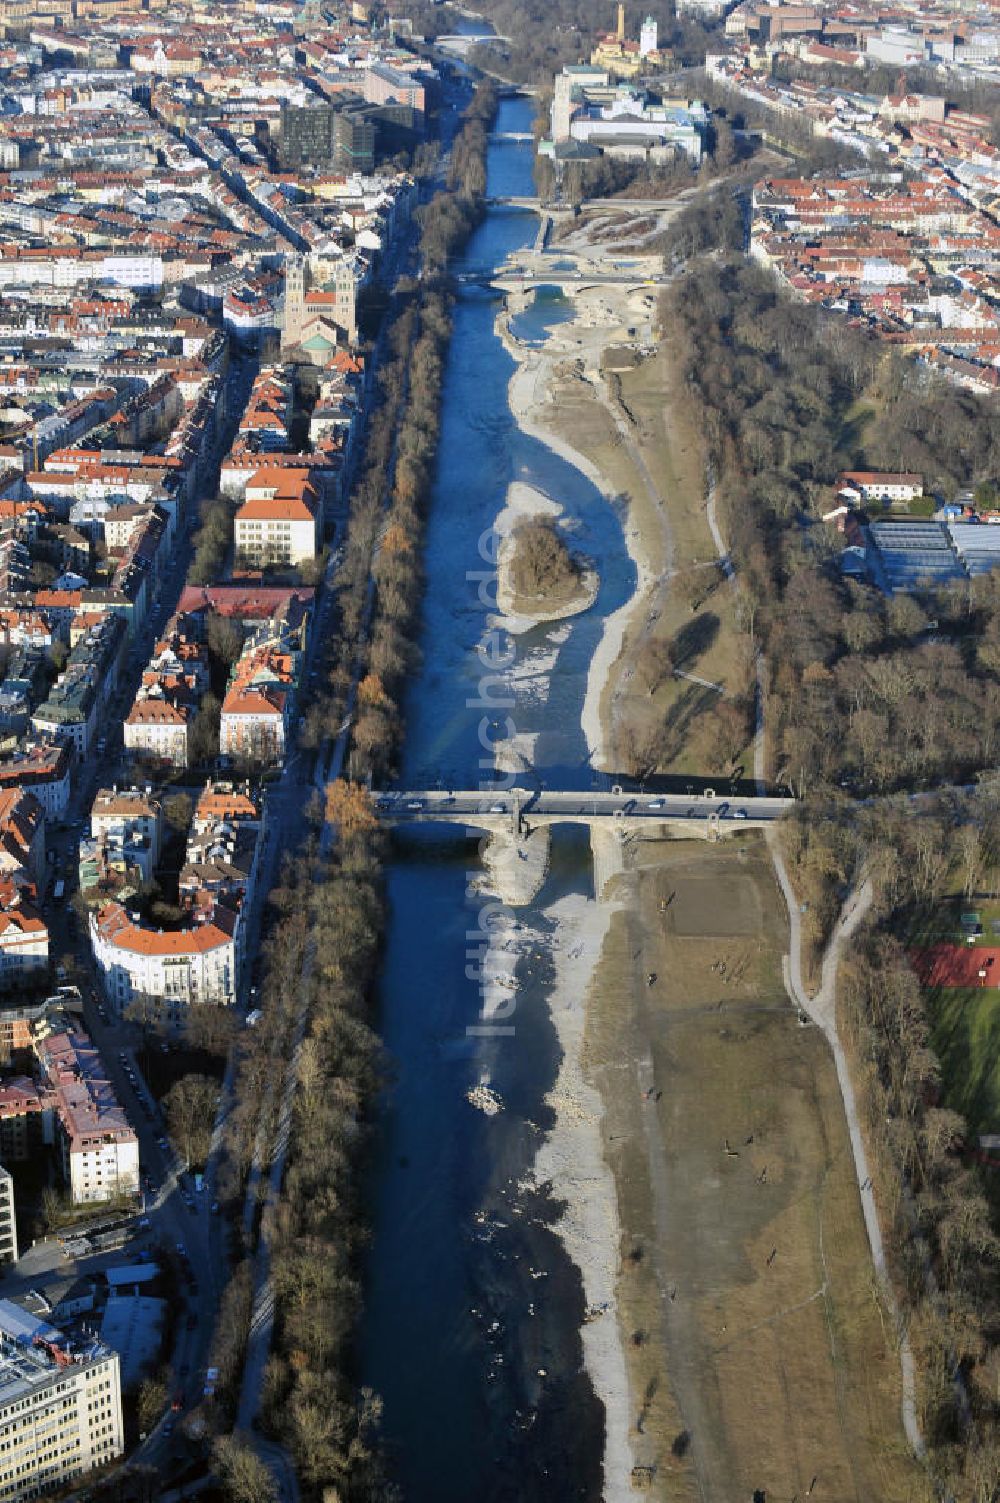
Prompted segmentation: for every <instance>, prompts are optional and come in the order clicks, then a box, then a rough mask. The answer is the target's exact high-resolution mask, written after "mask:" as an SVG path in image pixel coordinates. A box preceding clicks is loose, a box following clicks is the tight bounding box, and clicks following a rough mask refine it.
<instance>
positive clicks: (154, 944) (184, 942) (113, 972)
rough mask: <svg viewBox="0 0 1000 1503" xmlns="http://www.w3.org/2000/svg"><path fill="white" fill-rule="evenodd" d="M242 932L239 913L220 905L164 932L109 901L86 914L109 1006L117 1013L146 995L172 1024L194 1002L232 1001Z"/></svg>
mask: <svg viewBox="0 0 1000 1503" xmlns="http://www.w3.org/2000/svg"><path fill="white" fill-rule="evenodd" d="M240 937H241V936H240V934H239V926H238V915H237V914H235V913H233V912H232V911H231V910H230V909H228V908H225V907H223V906H222V905H221V904H218V905H215V906H214V908H213V910H212V912H211V916H210V917H209V918H206V919H205V920H204V922H201V923H195V924H194V925H192V926H191V927H190V928H188V929H175V930H168V931H162V932H159V931H157V930H155V929H146V928H143V926H142V925H141V924H139V923H136V922H134V921H133V920H132V919H131V918H130V917H129V915H128V914H127V913H126V911H125V909H124V908H123V907H122V906H121V904H120V903H107V904H105V905H104V907H103V908H99V909H98V910H97V912H96V913H94V914H92V915H91V918H90V938H91V944H92V947H93V952H94V959H95V961H96V962H97V965H98V968H99V969H100V972H101V976H102V979H103V983H104V991H105V994H106V995H107V998H108V1001H109V1002H110V1003H111V1005H112V1006H113V1007H114V1008H115V1010H116V1011H117V1012H118V1013H119V1015H120V1014H122V1013H123V1012H124V1011H125V1010H126V1008H127V1007H129V1006H130V1004H131V1003H133V1002H135V1001H136V1000H137V999H139V998H149V999H152V1000H155V1002H156V1004H157V1008H158V1011H159V1013H160V1016H161V1017H162V1019H163V1021H164V1022H166V1023H170V1024H173V1023H177V1022H180V1021H181V1020H182V1019H183V1017H184V1016H185V1014H186V1012H187V1009H188V1008H189V1007H191V1006H194V1005H197V1004H208V1005H210V1006H216V1007H231V1006H232V1005H233V1004H234V1003H235V1001H236V981H237V970H238V951H237V943H238V939H239V938H240Z"/></svg>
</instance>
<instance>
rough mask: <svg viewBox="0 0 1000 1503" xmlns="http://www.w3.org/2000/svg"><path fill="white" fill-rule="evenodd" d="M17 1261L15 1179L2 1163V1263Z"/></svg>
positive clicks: (0, 1228) (0, 1211)
mask: <svg viewBox="0 0 1000 1503" xmlns="http://www.w3.org/2000/svg"><path fill="white" fill-rule="evenodd" d="M16 1262H17V1218H16V1216H15V1214H14V1180H13V1178H12V1176H11V1173H10V1171H9V1170H8V1169H5V1168H4V1167H3V1165H2V1164H0V1263H16Z"/></svg>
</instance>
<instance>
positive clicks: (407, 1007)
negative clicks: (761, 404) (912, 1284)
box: [360, 99, 635, 1503]
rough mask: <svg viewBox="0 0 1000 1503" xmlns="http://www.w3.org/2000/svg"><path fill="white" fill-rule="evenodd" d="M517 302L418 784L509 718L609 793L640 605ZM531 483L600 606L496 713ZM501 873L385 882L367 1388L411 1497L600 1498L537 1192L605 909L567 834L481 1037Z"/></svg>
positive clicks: (515, 170)
mask: <svg viewBox="0 0 1000 1503" xmlns="http://www.w3.org/2000/svg"><path fill="white" fill-rule="evenodd" d="M532 111H533V106H532V103H531V101H530V100H526V99H514V100H504V101H503V103H502V104H501V107H500V111H499V116H498V120H497V130H498V131H525V130H527V131H530V128H531V118H532ZM531 162H532V149H531V146H530V144H527V143H515V142H509V141H502V142H501V141H494V142H493V143H491V146H490V150H489V156H488V163H487V181H488V192H489V193H490V195H492V196H503V195H512V196H524V195H530V194H531V193H532V192H533V186H532V180H531ZM536 230H537V219H536V216H535V215H534V214H530V213H524V212H515V211H511V210H508V209H504V208H494V209H492V210H490V211H489V213H488V214H487V217H486V219H485V220H484V222H483V223H482V225H481V226H480V228H479V229H478V230H477V232H476V233H475V235H474V236H473V237H472V239H471V241H470V243H469V245H468V247H467V250H466V253H465V256H464V267H463V268H461V269H465V270H482V271H484V272H486V271H488V270H490V269H491V268H494V267H496V266H497V265H499V263H500V262H501V261H502V260H503V258H504V256H505V255H506V254H507V252H508V251H509V250H511V249H513V248H519V247H522V246H524V245H528V244H530V243H531V242H532V241H533V240H534V237H535V233H536ZM497 306H498V305H497V302H496V298H495V295H493V294H490V293H489V292H488V291H487V290H486V289H485V288H483V289H479V288H477V287H476V286H474V285H473V286H468V285H467V286H466V290H465V291H464V292H463V294H462V296H461V297H460V298H459V300H458V302H457V303H456V306H455V312H454V328H453V335H452V340H451V344H450V349H449V354H448V359H447V366H446V373H445V383H444V405H443V413H442V431H441V443H440V452H439V462H438V467H437V474H436V480H435V485H434V492H433V500H432V505H431V510H430V515H429V522H428V529H427V539H426V557H425V564H426V574H427V585H426V599H425V605H424V612H423V617H422V623H421V631H420V646H421V650H422V655H423V666H422V668H421V670H420V671H419V673H418V674H417V675H415V678H414V681H413V683H412V685H411V688H410V691H409V693H408V695H407V700H406V707H405V708H406V724H407V735H406V747H405V752H404V757H403V767H402V775H401V782H402V784H403V786H410V787H413V786H420V785H425V786H426V785H427V784H428V783H431V784H433V783H436V782H438V780H441V781H443V782H444V783H446V784H448V785H451V786H456V787H470V788H471V787H477V786H480V785H481V784H482V783H483V780H484V778H485V779H487V780H488V777H489V774H488V773H487V772H484V771H483V770H482V769H481V766H480V761H481V759H482V758H483V755H484V754H483V749H482V746H481V744H480V733H481V724H482V723H486V724H487V725H488V726H489V730H488V732H487V735H488V736H489V737H490V738H493V737H495V736H496V735H497V734H499V731H500V726H501V724H502V723H504V722H505V721H506V717H507V716H508V715H509V717H510V720H511V722H512V723H513V727H516V732H517V736H518V744H519V745H520V746H523V747H525V748H526V749H527V751H528V754H529V755H530V760H531V763H532V771H531V772H530V773H528V774H525V775H522V776H521V777H520V778H519V781H532V780H533V779H535V778H540V779H544V780H545V781H547V782H548V783H549V785H550V786H555V785H557V784H560V783H563V784H566V785H568V786H580V785H581V783H582V784H583V786H589V785H590V782H591V780H592V777H593V774H592V773H591V771H590V768H589V764H588V751H587V746H586V742H585V738H584V735H583V731H582V728H581V722H580V717H581V710H582V705H583V697H584V692H585V688H586V677H587V671H588V668H589V665H590V662H591V659H592V657H593V654H594V651H595V648H596V646H597V643H598V641H599V640H600V635H601V631H602V626H603V622H604V620H605V618H606V617H607V616H608V615H609V614H610V613H611V612H613V611H614V610H615V609H617V607H618V606H620V605H621V604H622V602H623V601H624V600H626V599H627V598H628V597H629V595H630V594H631V592H632V590H633V589H634V583H635V580H634V573H633V570H632V566H631V564H630V563H629V560H628V557H627V553H626V550H625V547H624V542H623V537H622V527H621V519H620V517H619V516H618V515H617V513H616V511H615V509H613V508H612V507H610V506H609V505H608V503H607V502H606V501H605V500H604V498H603V497H602V496H601V495H600V493H599V492H598V491H597V490H596V488H595V487H594V486H592V485H591V484H590V483H589V482H588V481H587V480H586V479H585V478H584V477H583V476H582V475H581V474H580V472H579V471H577V470H576V469H574V468H573V467H571V466H570V465H568V464H567V463H566V462H565V461H564V460H562V459H560V458H558V457H557V456H556V455H555V454H554V453H553V452H552V451H551V450H550V449H548V448H547V447H545V446H544V445H543V444H541V443H540V442H538V441H537V440H534V439H529V438H527V437H525V436H524V435H523V434H522V433H521V432H520V431H519V430H518V429H517V427H516V425H515V424H514V421H513V419H512V417H511V413H510V409H509V406H508V400H507V387H508V383H509V381H510V377H511V375H512V373H513V370H514V365H513V362H512V360H511V358H510V357H509V355H508V354H507V353H506V352H505V350H504V349H503V346H502V345H501V343H500V340H499V339H498V338H497V336H496V334H495V332H494V318H495V315H496V311H497ZM563 312H564V305H563V304H562V303H561V300H560V299H559V298H557V297H554V296H552V295H550V294H545V293H542V294H541V295H540V296H539V297H538V299H537V301H536V304H535V306H534V308H532V309H529V310H528V312H526V313H525V314H523V315H522V316H521V318H520V320H519V324H518V332H519V334H520V335H521V336H522V337H528V338H532V337H533V338H543V337H544V333H545V329H546V327H548V326H549V325H550V324H551V323H552V322H553V321H554V320H556V319H558V318H560V317H561V316H563ZM513 480H521V481H526V482H528V483H529V484H531V485H532V486H534V487H536V488H537V489H539V490H541V491H543V492H545V493H546V494H547V495H549V496H552V497H553V498H554V499H556V500H558V501H559V502H560V504H561V505H563V507H564V508H565V511H566V514H567V516H568V517H569V518H570V520H571V524H572V527H573V532H574V541H575V542H576V543H578V544H579V546H580V547H581V548H582V549H583V551H584V552H585V553H587V554H588V555H589V556H590V557H591V558H593V559H594V560H595V561H596V562H597V564H598V566H599V568H600V572H601V588H600V592H599V595H598V598H597V601H596V602H595V605H594V606H593V607H592V608H591V609H590V610H589V611H588V612H586V613H585V614H583V615H581V616H580V617H578V618H576V619H575V620H573V621H572V622H563V623H558V624H555V625H549V626H545V627H539V628H536V629H535V630H533V631H531V632H528V633H527V634H525V635H522V636H520V637H518V638H516V639H515V640H514V647H515V648H516V659H515V662H514V664H513V665H512V666H511V667H510V668H509V669H507V670H506V671H505V673H504V675H503V678H504V681H505V683H506V685H507V687H508V691H509V697H510V700H511V705H510V707H509V708H501V709H499V710H492V709H488V710H485V711H484V709H483V708H482V707H481V705H480V704H479V703H477V701H479V700H480V699H481V697H482V694H481V691H482V688H483V685H482V679H483V675H484V667H483V662H482V659H481V657H480V655H478V654H477V648H478V647H479V646H480V644H482V643H483V640H484V636H485V634H486V632H487V628H488V610H487V608H486V606H484V604H483V603H482V600H481V598H480V593H479V591H480V583H481V580H480V578H477V577H476V576H483V575H485V576H487V584H486V585H485V586H484V588H485V589H486V594H487V598H489V589H488V576H489V573H490V564H489V562H488V561H485V560H487V559H488V558H489V543H490V539H491V536H492V534H491V529H492V525H493V523H494V521H495V519H496V517H497V516H498V514H499V513H500V511H501V510H502V509H503V507H504V502H505V496H506V492H507V487H508V485H509V484H510V483H511V481H513ZM484 555H485V558H484ZM480 875H481V864H480V860H479V855H478V849H477V842H476V840H475V839H474V838H472V837H470V838H469V839H464V838H462V836H461V834H460V832H455V831H450V832H449V831H445V830H441V831H438V832H433V831H426V830H423V831H419V832H412V833H409V834H408V835H407V836H406V838H405V839H402V838H400V839H398V840H397V841H396V843H395V845H394V848H393V853H392V858H391V860H390V861H389V863H388V866H387V890H388V900H389V909H390V920H389V925H388V931H387V936H386V946H385V954H384V963H383V968H382V975H381V983H380V999H379V1006H380V1014H379V1027H380V1030H381V1032H382V1035H383V1037H384V1040H385V1046H386V1051H387V1055H388V1058H389V1061H390V1065H389V1069H390V1083H389V1086H388V1088H387V1092H386V1102H385V1109H384V1112H383V1114H382V1118H381V1123H380V1133H379V1141H378V1148H377V1157H376V1163H375V1165H374V1168H373V1174H372V1205H371V1216H372V1223H373V1239H372V1246H371V1251H370V1254H369V1257H368V1260H367V1264H366V1271H365V1306H366V1314H365V1317H364V1321H363V1325H362V1332H361V1344H360V1355H361V1376H362V1378H363V1381H364V1382H366V1383H368V1384H370V1385H371V1386H372V1387H373V1388H374V1389H375V1390H377V1392H379V1393H380V1394H381V1395H382V1398H383V1400H384V1406H385V1407H384V1436H385V1442H386V1446H387V1450H388V1453H389V1456H390V1461H391V1466H392V1471H393V1474H394V1476H395V1477H396V1479H397V1480H398V1482H399V1484H400V1487H401V1489H402V1492H403V1496H404V1498H405V1499H406V1500H407V1503H431V1500H434V1503H467V1500H468V1499H470V1498H473V1497H474V1498H477V1499H479V1500H482V1503H490V1500H499V1499H501V1498H505V1499H510V1498H517V1499H518V1500H521V1503H533V1500H535V1499H537V1500H539V1503H541V1500H542V1499H545V1500H547V1503H561V1500H564V1499H565V1500H569V1499H597V1498H599V1497H600V1496H601V1455H602V1435H603V1407H602V1405H601V1403H600V1401H599V1400H598V1399H597V1397H596V1396H595V1394H594V1392H593V1388H592V1386H591V1384H590V1381H589V1379H588V1378H587V1376H586V1374H585V1373H584V1372H583V1370H582V1346H581V1338H580V1327H581V1323H582V1317H583V1314H584V1297H583V1291H582V1286H581V1281H580V1277H579V1275H578V1273H577V1271H576V1269H575V1268H574V1267H573V1265H572V1263H571V1262H570V1260H569V1258H568V1257H567V1255H566V1253H565V1251H564V1250H563V1248H562V1245H561V1244H560V1242H559V1241H558V1239H557V1237H556V1236H555V1234H554V1233H553V1231H552V1223H553V1221H554V1220H555V1214H556V1211H555V1208H554V1206H553V1205H552V1204H551V1203H550V1201H549V1198H548V1197H547V1196H546V1195H545V1194H543V1193H540V1192H537V1191H533V1190H531V1189H530V1188H528V1189H525V1188H522V1187H523V1185H524V1182H525V1179H526V1177H527V1176H528V1174H529V1171H530V1168H531V1165H532V1162H533V1160H534V1157H535V1154H536V1152H537V1150H538V1147H539V1144H540V1142H541V1140H542V1137H543V1135H544V1133H545V1132H546V1130H547V1128H548V1127H549V1126H550V1125H551V1113H550V1111H549V1109H548V1107H547V1106H546V1105H545V1097H546V1094H547V1092H548V1091H549V1090H550V1089H551V1087H552V1085H553V1082H554V1080H555V1077H556V1073H557V1070H558V1066H559V1058H560V1051H559V1045H558V1040H557V1038H556V1034H555V1031H554V1028H553V1025H552V1021H551V1017H550V1013H549V1007H548V996H549V989H550V987H551V985H552V982H553V962H552V960H551V958H550V954H549V950H548V947H547V944H546V941H547V940H548V938H549V937H550V936H551V933H552V930H553V928H554V920H553V918H552V916H551V907H552V904H553V903H554V902H556V901H557V900H559V899H560V898H561V897H563V896H565V895H567V894H580V893H587V892H589V890H590V887H591V884H592V876H591V863H590V851H589V844H588V841H587V837H586V835H585V834H581V833H580V832H578V831H573V830H570V829H567V830H565V831H557V832H556V833H555V836H554V838H553V845H552V860H551V867H550V871H549V875H548V877H547V878H546V881H545V885H544V887H543V889H542V891H541V892H540V893H539V895H538V898H537V900H536V901H535V902H534V903H533V904H532V905H530V906H529V907H527V908H524V909H519V910H518V911H517V923H518V925H519V928H518V929H517V930H516V931H515V933H514V934H513V935H511V936H509V937H508V939H507V940H506V941H505V942H506V943H508V944H509V945H510V948H511V971H512V972H513V971H514V968H515V966H516V979H517V989H516V992H511V994H510V1001H511V1002H512V1003H514V1002H515V1001H516V1010H515V1011H514V1013H513V1014H512V1017H511V1018H510V1019H509V1020H508V1022H507V1023H506V1025H505V1028H506V1031H504V1032H502V1033H499V1034H497V1036H489V1034H488V1031H487V1035H486V1036H484V1035H483V1034H482V1033H478V1034H477V1033H476V1032H474V1031H473V1032H469V1030H470V1029H472V1030H475V1029H476V1028H477V1026H478V1025H479V1024H480V1023H481V1018H480V1010H481V1005H482V999H481V995H480V987H479V983H478V980H477V978H476V975H475V966H474V965H473V967H472V969H471V971H470V972H467V956H466V949H467V938H466V937H467V933H469V932H470V931H471V932H474V933H478V932H479V930H478V924H479V922H480V915H481V914H483V912H484V904H486V903H487V902H488V897H487V896H485V895H483V894H481V893H477V892H472V891H470V883H474V882H475V880H476V878H477V877H478V876H480ZM484 1079H488V1081H489V1083H490V1084H491V1086H492V1087H493V1088H494V1089H495V1090H496V1091H497V1092H498V1093H499V1095H500V1096H501V1098H502V1100H503V1103H504V1109H503V1110H502V1111H501V1112H500V1113H499V1114H497V1115H494V1116H487V1115H485V1114H484V1113H483V1112H481V1111H478V1110H476V1109H475V1108H474V1107H473V1106H472V1105H470V1103H469V1102H468V1100H467V1099H466V1093H467V1091H468V1090H469V1088H470V1087H472V1086H475V1085H476V1084H477V1083H478V1082H479V1081H480V1080H484ZM556 1188H557V1189H558V1187H556Z"/></svg>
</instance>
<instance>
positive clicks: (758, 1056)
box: [586, 836, 925, 1503]
mask: <svg viewBox="0 0 1000 1503" xmlns="http://www.w3.org/2000/svg"><path fill="white" fill-rule="evenodd" d="M639 865H640V868H641V869H640V871H639V872H638V874H636V875H632V876H630V877H626V878H623V879H622V880H623V881H626V882H629V883H631V884H633V885H634V887H635V894H634V896H635V901H634V903H632V904H630V905H629V908H628V911H626V912H624V913H620V914H618V915H616V917H615V920H614V923H613V926H612V929H611V933H610V936H609V939H608V943H607V945H606V947H605V951H604V955H603V957H602V960H601V964H600V967H599V969H598V972H597V974H596V977H595V981H594V984H593V988H592V992H591V999H590V1009H589V1020H588V1029H587V1040H586V1064H587V1068H588V1070H589V1072H590V1075H591V1078H592V1079H593V1081H594V1083H595V1084H596V1085H597V1086H598V1088H599V1089H600V1091H601V1094H602V1097H603V1100H604V1103H605V1109H606V1116H605V1143H606V1152H607V1156H608V1161H609V1163H610V1164H611V1166H612V1169H613V1171H614V1174H615V1179H616V1185H617V1193H618V1206H619V1216H620V1221H621V1226H622V1229H623V1231H622V1248H621V1273H620V1279H619V1289H618V1295H619V1309H620V1314H621V1319H622V1323H623V1332H624V1337H625V1340H626V1343H627V1347H628V1352H629V1362H630V1385H631V1394H632V1409H633V1413H634V1419H633V1430H634V1444H635V1454H636V1458H637V1460H638V1461H639V1462H640V1463H642V1464H644V1465H646V1466H648V1467H649V1468H650V1469H651V1476H652V1485H651V1487H650V1495H651V1496H653V1497H657V1498H663V1499H670V1500H683V1499H700V1500H705V1503H744V1500H745V1503H750V1499H751V1498H752V1496H753V1492H754V1489H760V1490H762V1492H763V1493H764V1494H765V1496H766V1498H767V1499H768V1500H769V1503H770V1500H773V1499H781V1500H790V1499H792V1498H793V1497H798V1498H799V1499H804V1498H805V1497H807V1496H808V1497H809V1498H811V1499H813V1500H815V1503H820V1500H824V1503H849V1500H858V1503H861V1500H864V1503H904V1500H913V1503H916V1500H918V1499H919V1500H923V1499H924V1497H925V1492H924V1490H923V1479H922V1476H921V1474H920V1472H919V1470H918V1469H917V1468H916V1467H915V1465H914V1464H913V1463H912V1462H911V1461H910V1459H909V1457H908V1453H907V1451H906V1447H905V1443H904V1440H903V1436H902V1429H901V1423H900V1417H899V1367H898V1361H897V1358H896V1355H895V1352H894V1351H893V1350H892V1348H891V1345H890V1338H889V1336H888V1334H887V1332H886V1331H885V1330H884V1329H883V1320H882V1312H881V1311H880V1308H879V1303H878V1298H877V1292H876V1288H875V1284H874V1279H873V1276H872V1270H871V1263H870V1257H869V1252H868V1245H867V1242H866V1240H865V1233H864V1226H863V1223H862V1218H861V1208H860V1203H859V1200H858V1194H857V1188H856V1185H855V1183H854V1178H853V1170H852V1165H851V1159H850V1152H849V1146H848V1141H847V1130H846V1126H845V1123H844V1119H843V1111H842V1107H841V1101H840V1095H839V1092H838V1089H837V1082H836V1075H835V1071H834V1067H833V1062H832V1059H831V1057H830V1054H829V1051H828V1050H827V1047H826V1045H825V1043H824V1041H823V1039H822V1038H821V1036H820V1035H819V1033H818V1032H817V1031H816V1030H815V1029H814V1028H812V1027H808V1026H807V1027H802V1026H800V1024H799V1021H798V1018H797V1016H796V1013H795V1010H794V1009H793V1008H792V1007H791V1005H790V1004H789V1003H788V1001H787V999H786V997H785V993H784V989H783V986H782V982H781V967H780V958H781V955H782V953H783V951H784V948H785V946H786V943H787V935H786V926H785V923H784V922H783V917H784V908H783V904H782V902H781V898H780V895H779V893H778V891H777V887H776V885H775V881H774V877H773V874H772V871H771V866H770V862H769V860H768V857H767V853H766V850H765V848H764V846H763V844H762V842H760V841H759V840H758V839H756V838H755V837H752V836H751V837H749V838H746V837H744V838H741V839H740V841H739V842H738V843H737V842H736V841H734V840H729V841H727V842H725V843H724V844H721V845H709V844H707V843H701V842H693V841H692V842H669V841H664V842H658V843H650V844H649V845H648V847H647V848H646V850H645V851H644V852H642V853H641V854H640V858H639ZM650 975H654V976H655V980H654V981H653V982H652V984H648V978H649V976H650ZM635 1480H636V1483H637V1484H646V1483H647V1482H648V1481H649V1477H647V1476H637V1477H636V1479H635Z"/></svg>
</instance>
